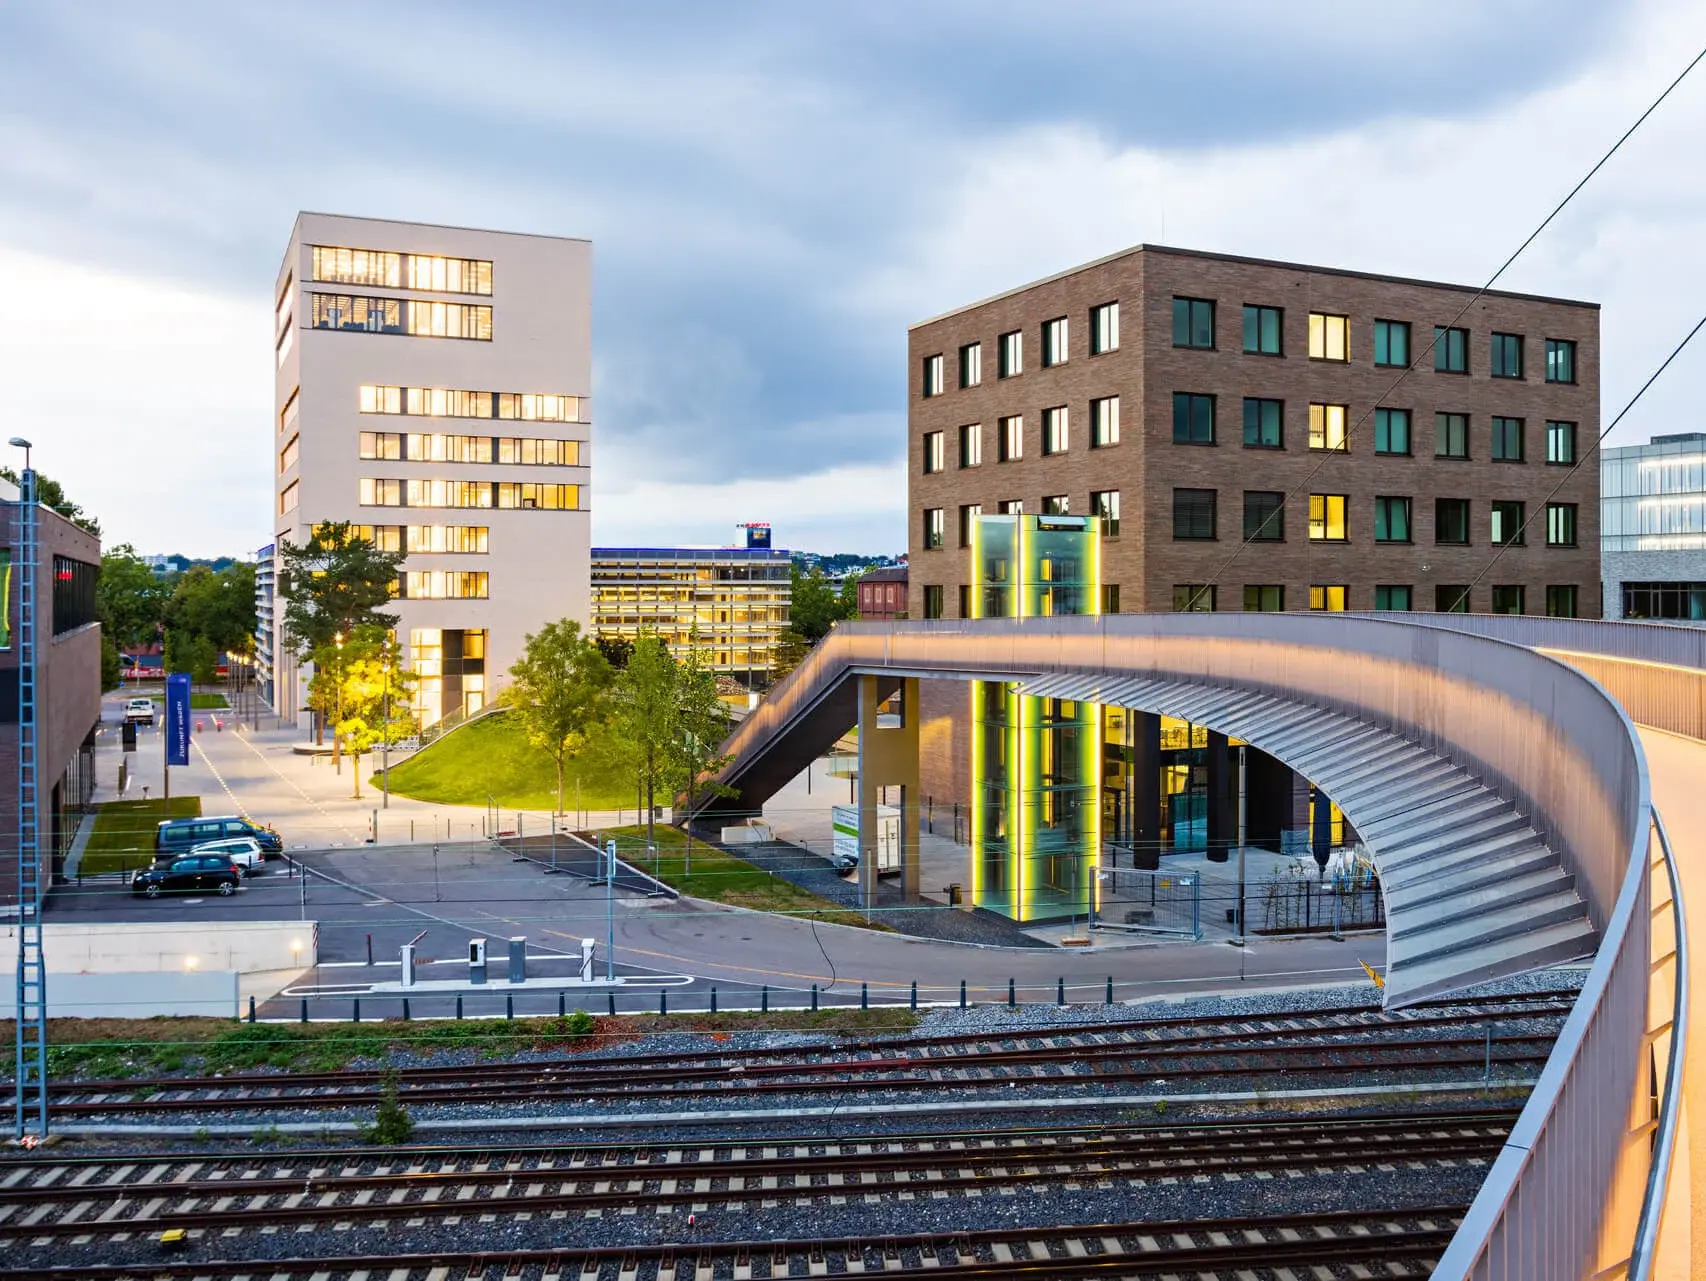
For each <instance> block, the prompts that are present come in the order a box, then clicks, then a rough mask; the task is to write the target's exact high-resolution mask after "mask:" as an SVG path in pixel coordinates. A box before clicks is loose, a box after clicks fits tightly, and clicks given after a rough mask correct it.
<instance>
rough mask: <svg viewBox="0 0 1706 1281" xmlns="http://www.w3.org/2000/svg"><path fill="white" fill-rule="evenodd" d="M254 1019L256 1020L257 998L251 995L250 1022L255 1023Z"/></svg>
mask: <svg viewBox="0 0 1706 1281" xmlns="http://www.w3.org/2000/svg"><path fill="white" fill-rule="evenodd" d="M254 1021H255V998H254V997H252V996H251V997H250V998H249V1022H251V1023H253V1022H254Z"/></svg>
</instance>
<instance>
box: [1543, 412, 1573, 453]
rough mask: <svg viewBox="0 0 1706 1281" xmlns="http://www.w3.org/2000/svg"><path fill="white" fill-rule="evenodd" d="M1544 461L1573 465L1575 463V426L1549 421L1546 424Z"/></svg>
mask: <svg viewBox="0 0 1706 1281" xmlns="http://www.w3.org/2000/svg"><path fill="white" fill-rule="evenodd" d="M1546 461H1547V462H1549V463H1573V462H1575V461H1576V425H1575V424H1574V423H1566V422H1556V421H1551V422H1548V423H1547V424H1546Z"/></svg>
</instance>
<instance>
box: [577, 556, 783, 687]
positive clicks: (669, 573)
mask: <svg viewBox="0 0 1706 1281" xmlns="http://www.w3.org/2000/svg"><path fill="white" fill-rule="evenodd" d="M788 565H789V555H788V553H787V552H786V551H784V550H781V549H779V548H769V547H594V548H593V549H592V613H593V629H594V631H595V632H596V634H597V635H598V636H600V637H604V638H609V639H616V640H627V641H632V640H633V639H634V638H635V637H637V636H638V635H639V634H640V631H641V629H642V628H645V629H650V630H651V631H653V632H656V633H657V634H658V636H659V638H660V639H662V641H663V642H664V644H665V645H667V646H668V647H669V651H670V653H671V654H673V655H674V656H675V657H676V658H678V659H684V658H686V657H687V654H688V652H689V651H690V650H692V649H697V652H698V656H699V662H700V664H701V665H702V666H703V667H705V668H706V670H708V671H713V672H717V673H719V674H723V675H728V676H732V677H734V678H736V679H737V680H739V681H740V682H741V683H742V684H744V685H745V686H746V687H747V688H749V689H750V688H753V687H755V686H758V685H762V684H764V683H766V681H767V680H768V679H769V674H770V671H771V669H772V668H773V667H774V666H775V665H776V641H777V638H778V637H780V636H781V634H782V632H783V631H784V630H786V629H787V626H788V606H789V600H790V597H791V595H792V588H791V586H790V582H789V577H788Z"/></svg>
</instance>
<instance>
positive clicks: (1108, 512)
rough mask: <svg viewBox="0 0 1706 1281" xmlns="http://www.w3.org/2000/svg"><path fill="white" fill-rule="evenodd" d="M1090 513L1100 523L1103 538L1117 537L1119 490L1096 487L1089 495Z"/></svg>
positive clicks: (1118, 531)
mask: <svg viewBox="0 0 1706 1281" xmlns="http://www.w3.org/2000/svg"><path fill="white" fill-rule="evenodd" d="M1090 514H1091V515H1093V516H1095V517H1096V518H1097V519H1098V520H1099V521H1101V523H1102V537H1103V538H1118V537H1119V533H1120V491H1119V490H1117V489H1098V490H1096V491H1095V492H1093V493H1092V494H1091V495H1090Z"/></svg>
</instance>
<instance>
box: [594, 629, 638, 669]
mask: <svg viewBox="0 0 1706 1281" xmlns="http://www.w3.org/2000/svg"><path fill="white" fill-rule="evenodd" d="M593 644H594V645H597V646H598V652H599V653H600V654H603V655H604V661H605V662H607V663H609V664H610V667H611V670H612V671H618V672H619V671H621V670H622V669H623V668H624V667H626V666H627V665H628V660H629V659H630V658H632V657H633V656H634V642H633V641H631V640H628V639H626V638H625V637H622V636H600V637H598V638H597V639H596V640H594V641H593Z"/></svg>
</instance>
